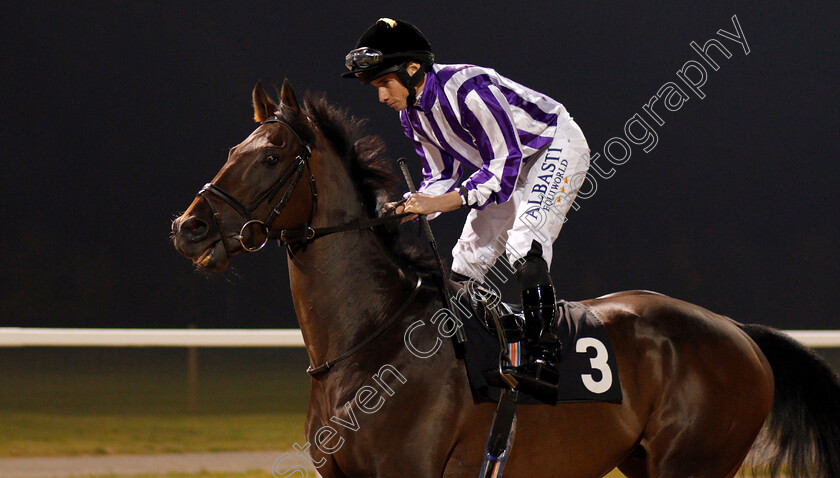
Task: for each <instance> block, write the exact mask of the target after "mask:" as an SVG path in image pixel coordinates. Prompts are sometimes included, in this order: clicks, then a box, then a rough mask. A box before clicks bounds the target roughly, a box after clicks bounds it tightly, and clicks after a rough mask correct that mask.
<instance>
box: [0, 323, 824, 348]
mask: <svg viewBox="0 0 840 478" xmlns="http://www.w3.org/2000/svg"><path fill="white" fill-rule="evenodd" d="M783 332H784V333H786V334H788V335H790V336H791V337H793V338H794V339H796V340H798V341H799V342H801V343H802V344H804V345H806V346H808V347H815V348H832V347H840V330H784V331H783ZM303 346H304V344H303V336H302V335H301V333H300V329H64V328H37V327H0V347H303Z"/></svg>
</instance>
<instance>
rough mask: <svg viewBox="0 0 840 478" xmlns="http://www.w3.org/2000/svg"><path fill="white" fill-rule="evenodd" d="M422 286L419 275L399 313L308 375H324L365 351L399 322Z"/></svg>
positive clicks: (309, 370) (310, 369) (311, 367)
mask: <svg viewBox="0 0 840 478" xmlns="http://www.w3.org/2000/svg"><path fill="white" fill-rule="evenodd" d="M422 284H423V277H421V276H419V275H418V276H417V283H416V284H415V285H414V290H412V291H411V295H409V296H408V299H406V300H405V302H403V304H402V305H401V306H400V308H399V309H397V311H396V312H394V314H393V315H391V317H390V318H389V319H388V320H387V321H386V322H385V323H384V324H382V325H381V326H380V327H379V328H378V329H376V331H374V332H373V333H372V334H370V335H369V336H368V337H367V338H366V339H365V340H362V341H361V342H360V343H359V344H358V345H356V346H355V347H353V348H352V349H350V350H348V351H346V352H344V353H343V354H341V355H339V356H338V357H336V358H334V359H332V360H327V361H326V362H324V363H323V364H321V365H319V366H317V367H313V366H312V365H309V367H308V368H307V369H306V373H308V374H309V375H311V376H313V377H314V376H316V375H319V374H322V373H324V372H326V371H328V370H329V369H331V368H333V367H334V366H335V364H337V363H338V362H341V361H342V360H344V359H346V358H348V357H350V356H351V355H353V354H355V353H356V352H358V351H359V350H361V349H363V348H364V347H365V346H366V345H367V344H369V343H371V342H373V340H374V339H375V338H377V337H379V336H380V335H382V332H385V331H386V330H387V329H388V328H389V327H391V325H393V324H394V323H395V322H397V318H399V317H400V316H401V315H402V313H403V312H404V311H405V309H406V307H408V304H410V303H411V302H412V301H413V300H414V297H416V296H417V292H418V291H419V290H420V286H421V285H422Z"/></svg>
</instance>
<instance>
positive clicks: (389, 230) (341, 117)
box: [292, 93, 437, 273]
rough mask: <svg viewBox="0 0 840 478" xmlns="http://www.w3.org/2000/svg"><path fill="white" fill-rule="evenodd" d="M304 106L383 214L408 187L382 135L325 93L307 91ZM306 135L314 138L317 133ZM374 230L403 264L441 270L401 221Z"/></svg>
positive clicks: (370, 204)
mask: <svg viewBox="0 0 840 478" xmlns="http://www.w3.org/2000/svg"><path fill="white" fill-rule="evenodd" d="M304 109H305V110H306V112H307V114H308V115H309V117H310V118H311V119H312V121H314V122H315V124H316V125H317V126H318V129H320V130H321V132H322V133H323V134H324V136H325V137H326V138H327V140H328V141H329V142H330V145H331V146H332V147H333V150H335V152H336V153H337V154H338V155H339V157H341V159H342V161H343V162H344V165H345V166H346V167H347V170H348V171H349V173H350V177H351V178H352V180H353V183H354V184H355V185H356V188H357V190H358V191H359V194H360V195H361V197H362V203H363V204H364V206H365V209H366V211H367V214H368V216H369V217H379V216H382V215H383V213H384V212H385V211H384V206H385V203H386V202H389V201H395V200H397V199H399V198H400V194H401V192H402V191H403V190H405V180H404V179H403V178H402V177H401V176H400V175H399V174H398V173H397V171H396V166H395V161H394V160H393V159H392V158H390V157H389V156H388V155H387V153H386V148H385V142H384V141H383V140H382V138H380V137H379V136H374V135H368V134H366V133H365V131H364V128H365V126H366V124H367V120H366V119H363V118H356V117H353V116H350V115H349V114H348V113H347V111H346V110H344V109H343V108H339V107H336V106H333V105H330V104H329V103H328V102H327V100H326V97H325V96H324V95H323V94H310V93H307V94H306V97H305V99H304ZM297 121H298V122H302V121H303V119H302V118H298V119H297ZM292 127H294V128H295V129H296V131H305V132H306V133H307V134H308V135H313V133H312V131H311V130H310V129H309V128H307V127H306V125H305V124H300V125H298V124H293V125H292ZM304 139H305V140H307V141H314V137H310V138H306V137H304ZM374 230H375V231H376V233H377V235H378V236H379V238H380V239H381V240H382V242H383V244H384V245H385V246H386V249H387V250H388V251H389V252H390V253H391V254H392V256H393V257H394V259H395V260H396V261H397V262H399V263H400V264H402V265H405V266H408V267H412V268H414V269H417V270H420V271H422V272H425V273H433V272H435V271H436V270H437V265H436V264H435V261H434V258H433V257H432V256H431V254H429V253H428V251H425V250H422V251H421V250H420V248H419V247H417V246H416V245H414V244H406V243H405V241H402V240H400V227H399V224H398V221H394V222H393V223H392V224H388V225H385V226H381V227H377V228H375V229H374Z"/></svg>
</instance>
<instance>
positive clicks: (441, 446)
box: [172, 81, 840, 478]
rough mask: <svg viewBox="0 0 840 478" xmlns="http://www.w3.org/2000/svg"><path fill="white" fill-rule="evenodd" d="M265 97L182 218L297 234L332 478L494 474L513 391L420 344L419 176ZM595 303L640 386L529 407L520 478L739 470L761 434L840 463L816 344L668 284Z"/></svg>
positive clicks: (775, 456) (424, 298) (191, 252)
mask: <svg viewBox="0 0 840 478" xmlns="http://www.w3.org/2000/svg"><path fill="white" fill-rule="evenodd" d="M252 99H253V106H254V119H255V121H256V122H258V123H260V125H259V126H258V127H257V128H256V129H255V130H254V131H253V133H251V135H250V136H248V137H247V138H246V139H245V140H244V141H242V143H240V144H239V145H237V146H236V147H234V148H233V149H231V151H230V154H229V156H228V159H227V162H226V163H225V164H224V166H223V167H222V168H221V170H220V171H219V172H218V174H217V175H216V176H215V177H214V178H213V180H212V182H211V183H209V184H208V185H206V186H205V187H204V188H203V189H202V190H201V191H200V192H199V194H198V195H197V196H196V197H195V199H194V200H193V201H192V203H191V204H190V205H189V208H188V209H187V210H186V211H185V212H184V213H183V214H182V215H180V217H178V218H176V219H175V220H174V221H173V222H172V238H173V242H174V246H175V247H176V249H177V250H178V251H179V252H180V253H181V254H182V255H184V256H185V257H187V258H188V259H190V260H192V261H193V262H194V263H195V264H196V266H197V267H198V268H200V269H203V270H208V271H223V270H225V269H226V268H227V267H228V266H229V264H230V260H231V258H232V257H234V256H236V255H238V254H241V253H243V252H253V251H256V250H258V249H260V248H261V247H262V246H264V245H265V243H266V242H267V241H268V240H269V239H275V238H276V239H278V240H280V241H281V243H282V244H284V245H285V247H286V253H287V257H288V271H289V278H290V288H291V296H292V299H293V302H294V308H295V312H296V315H297V318H298V321H299V323H300V329H301V332H302V334H303V338H304V342H305V346H306V350H307V352H308V355H309V360H310V363H311V366H310V372H311V374H312V376H311V379H310V384H311V394H310V400H309V407H308V412H307V418H306V437H307V439H308V443H307V444H306V445H305V446H304V447H302V450H306V451H308V452H309V454H310V455H311V459H312V461H313V463H314V464H315V466H317V467H318V469H319V472H320V473H321V475H322V476H324V477H328V478H339V477H373V476H376V477H389V476H417V477H463V476H470V475H471V476H475V474H476V473H477V472H478V470H479V467H480V465H481V462H482V458H483V452H484V449H485V444H486V439H487V431H488V428H489V424H490V422H491V418H492V416H493V413H494V408H495V404H494V403H488V402H481V401H478V400H476V399H475V398H474V396H473V394H472V392H471V390H470V385H469V383H468V377H467V374H466V372H465V369H464V365H463V363H462V361H461V360H459V359H458V356H457V354H456V349H455V346H448V345H444V346H439V347H438V348H437V349H436V352H435V353H434V354H432V355H431V356H423V357H422V358H421V357H419V356H418V355H417V354H416V353H414V352H413V351H411V350H409V347H407V346H406V340H405V339H406V333H405V332H406V330H407V327H408V324H409V323H412V324H417V323H422V324H424V325H425V326H424V327H420V328H417V327H415V329H414V330H413V334H412V340H413V341H414V343H415V345H416V346H417V347H418V348H420V346H421V345H422V347H423V348H424V350H425V349H429V350H431V348H432V346H433V345H434V344H438V345H439V344H440V342H441V331H440V330H439V329H438V328H435V327H434V326H430V322H429V319H430V318H431V317H433V315H434V314H435V313H436V311H439V310H441V308H442V307H443V301H442V299H441V298H440V294H439V293H438V292H439V291H438V289H437V286H436V284H435V281H434V280H431V279H429V277H430V276H428V275H427V273H428V272H429V270H430V269H431V268H430V267H429V264H428V257H426V256H423V255H417V254H414V255H412V254H410V253H409V252H408V251H407V249H406V248H405V245H404V244H403V243H401V242H400V241H399V240H398V238H399V226H397V225H396V224H395V223H396V222H397V221H390V222H389V221H388V219H389V217H388V213H387V211H385V208H384V204H385V203H386V202H388V201H392V200H393V198H394V197H395V196H396V195H397V193H398V192H399V185H400V181H399V179H398V176H397V174H396V172H395V171H394V167H393V164H392V163H391V162H390V160H389V159H388V158H387V157H386V155H385V153H384V144H383V142H382V140H381V139H379V138H377V137H375V136H370V135H366V134H365V133H364V132H363V123H364V122H363V121H362V120H359V119H357V118H354V117H350V116H349V115H348V114H347V112H346V111H344V110H342V109H340V108H338V107H335V106H333V105H330V104H329V103H328V102H327V101H326V99H325V98H324V97H323V95H310V94H307V95H306V97H305V98H304V101H303V102H299V101H298V98H297V95H296V94H295V92H294V91H293V89H292V87H291V85H290V84H289V83H288V82H287V81H284V83H283V85H282V88H281V90H280V92H279V102H277V103H275V100H273V99H271V98H270V97H269V95H268V94H267V93H266V92H265V90H264V89H263V87H262V85H261V84H259V83H258V84H257V85H256V87H255V88H254V90H253V92H252ZM307 183H308V186H307ZM278 197H279V199H277V198H278ZM255 218H257V219H255ZM261 218H264V219H261ZM373 221H379V222H376V223H374V222H373ZM424 277H425V280H424V279H423V278H424ZM583 303H584V304H585V305H586V306H587V307H589V309H590V310H592V312H593V313H595V314H596V315H597V317H599V318H600V319H601V321H602V322H603V325H604V326H605V328H606V331H607V333H608V336H609V338H610V340H611V341H612V344H613V347H614V349H615V354H616V359H617V363H618V371H619V378H620V383H621V388H622V393H623V400H622V401H621V403H572V404H560V405H553V406H552V405H524V406H522V405H521V406H519V407H518V409H517V414H516V416H517V418H516V420H517V421H516V441H515V444H514V447H513V451H512V453H511V455H510V457H509V460H508V462H507V466H506V468H505V473H506V475H507V476H510V477H532V478H534V477H555V476H564V477H598V476H603V475H605V474H607V473H609V472H610V471H611V470H612V469H614V468H615V467H617V468H618V469H619V470H620V471H621V472H623V473H624V474H625V475H626V476H628V477H630V478H645V477H660V478H668V477H673V478H685V477H713V478H720V477H732V476H734V475H735V474H736V473H737V472H738V470H739V468H741V466H742V463H743V462H744V460H745V457H746V456H747V454H748V452H750V450H751V449H752V448H753V447H754V446H756V447H758V446H759V441H760V440H759V441H757V440H756V438H757V436H759V432H760V431H762V430H763V431H762V433H761V436H767V437H769V438H771V439H773V443H774V444H773V445H772V446H771V447H769V448H767V449H766V450H765V455H767V456H766V458H767V460H768V462H767V463H769V465H770V467H771V468H770V470H769V473H770V474H771V475H773V476H776V474H777V473H778V472H779V470H782V471H783V472H784V473H786V474H787V475H786V476H811V477H813V476H820V477H829V476H831V477H837V476H840V457H838V451H837V444H838V443H840V385H839V384H838V379H837V377H836V375H834V373H833V372H832V371H831V370H830V368H829V367H828V366H827V365H826V364H825V362H823V361H822V360H821V359H819V358H818V357H817V356H816V355H815V354H814V353H812V352H811V351H809V350H808V349H806V348H805V347H803V346H801V345H799V344H798V343H796V342H794V341H793V340H792V339H790V338H788V337H787V336H785V335H783V334H781V333H780V332H778V331H776V330H773V329H771V328H769V327H764V326H761V325H743V324H740V323H738V322H736V321H734V320H732V319H730V318H728V317H725V316H721V315H718V314H715V313H713V312H711V311H709V310H706V309H704V308H702V307H700V306H697V305H694V304H690V303H687V302H683V301H681V300H678V299H675V298H671V297H667V296H664V295H661V294H656V293H651V292H644V291H625V292H619V293H613V294H609V295H605V296H602V297H598V298H596V299H591V300H586V301H584V302H583ZM418 321H423V322H418ZM443 341H444V344H448V343H449V342H447V341H446V340H445V339H443ZM417 344H419V345H417ZM310 444H311V445H310ZM767 472H768V471H767V470H765V471H763V473H767ZM283 476H286V475H283Z"/></svg>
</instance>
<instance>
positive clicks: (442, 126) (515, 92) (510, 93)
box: [400, 64, 571, 209]
mask: <svg viewBox="0 0 840 478" xmlns="http://www.w3.org/2000/svg"><path fill="white" fill-rule="evenodd" d="M400 121H401V122H402V125H403V129H404V131H405V134H406V136H408V137H409V138H411V139H412V141H413V142H414V147H415V151H416V152H417V154H418V155H419V156H420V157H421V159H422V161H423V182H422V183H421V185H420V187H419V188H418V191H419V192H423V193H426V194H430V195H440V194H444V193H446V192H449V191H451V190H453V189H455V188H456V187H457V186H458V181H459V180H460V178H461V166H462V164H461V163H469V164H472V165H473V166H474V167H475V168H477V171H475V172H474V173H473V174H472V175H470V176H469V177H468V178H467V179H466V180H465V181H463V182H462V183H461V186H462V187H463V188H464V191H465V193H466V196H467V204H468V205H469V206H470V207H472V208H475V209H483V208H484V207H485V206H486V205H487V204H490V203H497V204H501V203H504V202H506V201H507V200H508V199H509V198H510V196H511V193H512V192H513V189H514V185H515V184H516V181H517V178H518V177H519V173H520V170H521V166H522V164H523V162H524V161H525V160H526V159H527V158H528V157H529V156H531V155H533V154H534V153H536V152H537V151H539V150H540V149H542V148H544V147H545V146H547V145H549V144H551V142H552V140H553V138H554V135H555V131H556V129H557V128H558V127H560V128H562V127H563V126H564V125H565V124H566V123H568V122H569V121H571V117H570V116H569V114H568V112H567V111H566V109H565V108H564V107H563V105H562V104H560V103H558V102H557V101H555V100H553V99H551V98H549V97H547V96H545V95H543V94H542V93H538V92H536V91H533V90H531V89H529V88H526V87H524V86H522V85H520V84H518V83H516V82H514V81H512V80H510V79H508V78H505V77H504V76H502V75H500V74H498V73H497V72H496V71H495V70H492V69H489V68H483V67H480V66H474V65H444V64H435V65H433V67H432V69H431V71H429V72H428V73H427V74H426V80H425V84H424V86H423V91H422V93H421V95H420V98H419V99H418V101H417V104H416V105H415V106H413V107H410V108H407V109H405V110H403V111H401V112H400Z"/></svg>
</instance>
